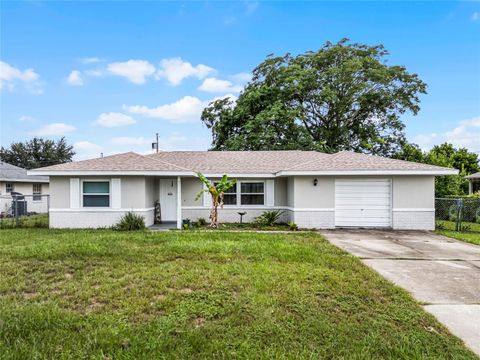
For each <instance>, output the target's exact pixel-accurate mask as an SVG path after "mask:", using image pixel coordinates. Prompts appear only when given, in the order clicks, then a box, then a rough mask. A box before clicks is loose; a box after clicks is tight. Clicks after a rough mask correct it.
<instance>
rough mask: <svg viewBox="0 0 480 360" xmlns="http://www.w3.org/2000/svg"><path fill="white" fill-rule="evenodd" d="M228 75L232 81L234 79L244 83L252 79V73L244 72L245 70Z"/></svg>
mask: <svg viewBox="0 0 480 360" xmlns="http://www.w3.org/2000/svg"><path fill="white" fill-rule="evenodd" d="M230 77H231V78H232V80H233V81H236V82H239V83H246V82H249V81H250V80H252V74H250V73H246V72H242V73H238V74H235V75H232V76H230Z"/></svg>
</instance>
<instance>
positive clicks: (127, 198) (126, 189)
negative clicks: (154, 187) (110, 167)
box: [121, 176, 153, 209]
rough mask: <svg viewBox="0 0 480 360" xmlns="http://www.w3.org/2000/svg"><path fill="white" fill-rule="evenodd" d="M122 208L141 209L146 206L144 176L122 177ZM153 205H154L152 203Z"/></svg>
mask: <svg viewBox="0 0 480 360" xmlns="http://www.w3.org/2000/svg"><path fill="white" fill-rule="evenodd" d="M121 188H122V208H125V209H139V208H143V207H145V203H146V201H145V195H146V189H147V187H146V183H145V177H143V176H129V177H123V178H121ZM152 206H153V205H152Z"/></svg>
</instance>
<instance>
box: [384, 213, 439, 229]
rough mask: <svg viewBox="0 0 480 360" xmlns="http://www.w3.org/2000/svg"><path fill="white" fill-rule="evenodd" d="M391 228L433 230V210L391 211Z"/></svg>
mask: <svg viewBox="0 0 480 360" xmlns="http://www.w3.org/2000/svg"><path fill="white" fill-rule="evenodd" d="M393 229H397V230H435V211H393Z"/></svg>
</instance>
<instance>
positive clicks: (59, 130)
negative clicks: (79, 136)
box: [34, 123, 75, 136]
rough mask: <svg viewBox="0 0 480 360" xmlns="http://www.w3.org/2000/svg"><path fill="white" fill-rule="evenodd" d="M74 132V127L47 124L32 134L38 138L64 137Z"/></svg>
mask: <svg viewBox="0 0 480 360" xmlns="http://www.w3.org/2000/svg"><path fill="white" fill-rule="evenodd" d="M73 131H75V126H72V125H68V124H64V123H53V124H48V125H45V126H43V127H41V128H40V129H38V130H36V131H35V132H34V134H35V135H38V136H64V135H67V134H70V133H71V132H73Z"/></svg>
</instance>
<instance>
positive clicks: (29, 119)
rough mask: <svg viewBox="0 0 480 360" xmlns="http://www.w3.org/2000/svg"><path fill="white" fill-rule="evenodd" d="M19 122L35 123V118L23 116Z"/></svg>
mask: <svg viewBox="0 0 480 360" xmlns="http://www.w3.org/2000/svg"><path fill="white" fill-rule="evenodd" d="M18 121H20V122H33V121H35V118H34V117H32V116H28V115H23V116H20V117H19V118H18Z"/></svg>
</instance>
